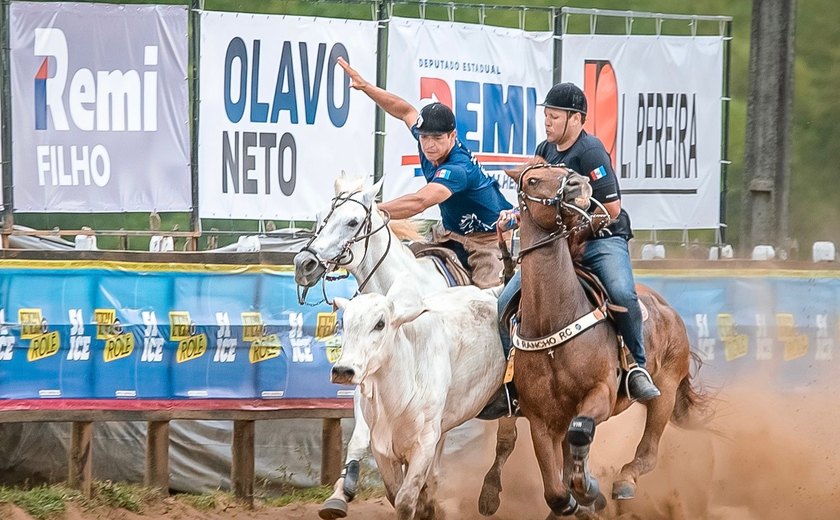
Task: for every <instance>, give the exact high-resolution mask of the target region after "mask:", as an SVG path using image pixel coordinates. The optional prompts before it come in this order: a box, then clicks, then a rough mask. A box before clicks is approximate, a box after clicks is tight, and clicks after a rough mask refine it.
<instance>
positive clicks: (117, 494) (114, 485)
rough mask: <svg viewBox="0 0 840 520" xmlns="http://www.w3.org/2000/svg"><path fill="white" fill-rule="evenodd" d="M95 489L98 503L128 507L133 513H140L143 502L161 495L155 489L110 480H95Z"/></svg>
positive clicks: (107, 505)
mask: <svg viewBox="0 0 840 520" xmlns="http://www.w3.org/2000/svg"><path fill="white" fill-rule="evenodd" d="M93 490H94V500H95V503H96V504H97V505H104V506H106V507H113V508H120V509H127V510H128V511H131V512H132V513H139V512H140V510H141V509H143V504H145V503H147V502H149V501H151V500H153V499H156V498H158V497H159V496H160V495H159V493H158V491H157V490H155V489H151V488H146V487H142V486H137V485H134V484H126V483H124V482H111V481H110V480H106V481H103V482H94V486H93Z"/></svg>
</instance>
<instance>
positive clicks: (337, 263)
mask: <svg viewBox="0 0 840 520" xmlns="http://www.w3.org/2000/svg"><path fill="white" fill-rule="evenodd" d="M360 191H361V190H356V191H353V192H348V193H346V194H343V193H340V194H338V195H336V196H335V197H334V198H333V199H332V205H331V206H330V211H329V213H327V216H325V217H324V219H323V221H321V222H320V223H319V225H318V226H317V227H316V229H315V233H314V234H313V235H312V237H311V238H310V239H309V241H308V242H307V243H306V245H305V246H303V248H301V250H300V252H303V251H308V252H309V253H311V254H312V256H314V257H315V258H316V259H317V260H318V262H320V263H321V265H322V266H323V267H324V269H325V270H324V274H323V275H322V276H321V280H322V281H323V282H326V281H333V280H341V279H343V278H347V277H348V276H349V273H348V274H344V275H336V276H330V272H332V271H334V270H336V269H338V268H339V267H344V266H345V265H350V264H351V263H353V260H354V256H353V251H352V250H351V248H352V247H353V244H355V243H356V242H360V241H361V240H364V241H365V254H364V255H363V256H362V260H364V259H365V257H366V256H367V252H368V243H369V242H370V237H372V236H373V235H375V234H376V233H378V232H379V231H381V230H382V229H383V228H385V227H386V226H387V225H388V222H390V221H391V216H390V215H389V214H388V212H387V211H382V213H384V215H385V217H384V219H383V223H382V225H381V226H379V227H378V228H376V229H372V228H373V219H372V218H371V213H372V212H371V208H369V207H368V206H365V205H364V204H363V203H362V202H360V201H358V200H356V199H354V198H353V195H356V194H357V193H360ZM348 201H350V202H355V203H356V204H358V205H360V206H361V207H362V208H363V209H364V210H365V218H364V220H363V221H362V223H361V224H360V225H359V226H358V227H357V229H356V232H355V234H354V235H353V236H352V237H350V239H348V240H347V241H346V242H345V243H344V246H343V247H342V248H341V251H340V252H339V253H338V254H337V255H335V256H334V257H333V258H331V259H329V260H323V259H321V256H320V255H319V254H318V253H316V252H315V251H313V250H312V249H311V247H310V246H311V245H312V242H314V241H315V239H316V238H318V234H319V233H320V232H321V230H323V229H324V226H326V225H327V221H328V220H329V219H330V217H331V216H332V214H333V213H334V212H335V210H336V209H338V208H339V207H341V206H343V205H344V204H345V203H346V202H348ZM390 249H391V233H388V245H387V246H386V247H385V252H384V253H383V254H382V257H381V258H380V259H379V260H378V261H377V262H376V265H374V266H373V269H372V270H371V272H370V275H368V277H367V279H365V280H364V281H363V282H362V283H361V284H359V287H358V289H356V294H355V295H354V296H356V295H358V294H360V293H361V292H362V289H364V288H365V286H366V285H367V283H368V282H369V281H370V279H371V278H372V277H373V274H374V273H375V272H376V270H377V269H379V266H380V265H382V262H383V261H384V260H385V257H386V256H387V255H388V251H389V250H390ZM345 257H346V258H345ZM325 285H326V284H325V283H322V284H321V290H322V294H323V297H324V299H323V300H322V301H319V302H317V303H307V302H306V294H307V293H308V292H309V289H310V287H304V288H303V290H302V291H301V288H300V286H298V288H297V293H298V303H299V304H300V305H309V306H315V305H320V304H321V303H327V304H329V305H332V301H330V299H329V297H328V296H327V288H326V286H325Z"/></svg>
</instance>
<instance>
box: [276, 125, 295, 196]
mask: <svg viewBox="0 0 840 520" xmlns="http://www.w3.org/2000/svg"><path fill="white" fill-rule="evenodd" d="M286 150H288V151H289V161H288V169H287V168H286ZM287 171H288V177H287V176H286V173H287ZM277 179H278V182H279V183H280V191H282V192H283V195H285V196H287V197H290V196H291V195H292V193H294V191H295V184H296V183H297V144H296V143H295V137H294V136H293V135H292V134H290V133H288V132H286V133H284V134H283V136H282V137H281V138H280V146H278V147H277Z"/></svg>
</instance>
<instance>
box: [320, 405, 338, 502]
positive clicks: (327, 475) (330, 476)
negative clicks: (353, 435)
mask: <svg viewBox="0 0 840 520" xmlns="http://www.w3.org/2000/svg"><path fill="white" fill-rule="evenodd" d="M339 475H341V419H324V426H323V429H322V430H321V485H322V486H329V485H332V484H333V483H334V482H335V481H336V480H338V477H339Z"/></svg>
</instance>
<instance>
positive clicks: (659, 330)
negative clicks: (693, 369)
mask: <svg viewBox="0 0 840 520" xmlns="http://www.w3.org/2000/svg"><path fill="white" fill-rule="evenodd" d="M591 194H592V188H591V187H590V186H589V179H587V178H586V177H583V176H581V175H578V174H577V173H574V172H572V171H571V170H568V169H566V168H564V167H549V166H548V165H538V166H536V167H530V168H528V169H526V170H525V171H524V172H523V173H522V175H521V176H520V178H519V207H520V213H521V228H520V233H521V245H522V251H521V253H520V259H521V270H522V298H521V303H520V323H519V330H518V333H517V336H518V337H519V341H520V345H521V346H522V347H525V349H521V348H517V352H516V355H515V375H514V383H515V385H516V388H517V390H518V392H519V404H520V406H521V409H522V414H523V415H524V416H525V417H527V418H528V420H529V421H530V425H531V436H532V437H533V442H534V450H535V452H536V455H537V459H538V461H539V466H540V472H541V473H542V478H543V485H544V488H545V500H546V502H547V503H548V506H549V507H550V508H551V511H552V513H553V514H552V515H549V518H554V516H553V515H571V514H574V513H576V512H577V511H578V508H579V506H584V507H586V508H589V510H591V509H594V510H596V511H597V510H599V509H601V508H603V507H605V506H606V499H605V498H604V496H603V494H602V493H601V492H600V490H599V487H598V482H597V480H596V479H595V478H594V477H592V476H591V475H590V473H589V470H588V458H589V446H590V444H591V442H592V440H593V438H594V434H595V425H597V424H598V423H601V422H603V421H605V420H607V419H608V418H609V417H611V416H613V415H616V414H619V413H621V412H623V411H624V410H626V409H627V408H628V407H629V406H630V405H631V404H632V402H631V401H630V400H629V399H628V397H627V396H626V395H625V394H624V393H622V392H620V391H619V389H620V384H619V382H620V374H621V368H620V364H619V357H618V352H619V350H618V340H617V337H616V332H615V330H614V328H613V326H612V325H611V324H610V323H609V321H603V320H601V321H597V322H596V323H594V325H591V324H587V323H585V322H584V323H583V326H582V327H580V328H582V329H583V331H582V332H581V333H580V334H577V335H574V334H573V335H572V337H571V339H568V340H567V341H566V340H565V339H558V338H561V336H567V337H568V334H567V333H568V332H569V330H570V329H575V328H578V327H577V324H580V323H581V322H579V321H578V320H579V319H580V318H581V317H584V316H586V315H588V314H589V313H591V312H592V311H593V310H594V309H595V307H594V306H593V305H592V304H591V303H590V301H589V299H588V298H587V296H586V294H585V293H584V290H583V289H582V287H581V285H580V283H579V282H578V279H577V276H576V275H575V269H574V263H573V255H572V252H571V250H570V244H569V239H570V238H571V241H572V245H573V246H574V237H575V235H576V234H577V233H578V232H579V231H581V230H583V229H585V228H587V227H590V226H595V222H594V221H593V219H591V218H590V217H589V216H587V215H586V213H585V212H583V211H582V210H581V209H580V208H588V207H589V205H590V197H591ZM637 292H638V295H639V299H640V301H641V302H642V303H643V304H644V306H645V307H646V308H647V310H648V312H649V319H648V320H647V321H646V322H645V330H644V334H645V344H646V345H647V357H648V365H647V367H648V369H649V371H650V373H651V375H652V377H653V380H654V382H655V383H656V385H657V386H658V387H659V389H660V390H661V392H662V395H661V396H660V397H658V398H655V399H653V400H651V401H649V402H648V403H647V418H646V422H645V430H644V435H643V436H642V439H641V441H640V442H639V445H638V447H637V448H636V455H635V458H634V459H633V460H632V461H631V462H630V463H628V464H626V465H625V466H624V467H623V468H622V469H621V472H620V474H619V475H618V477H617V478H616V480H615V483H614V484H613V498H617V499H627V498H633V496H635V490H636V479H637V478H638V477H639V476H640V475H642V474H644V473H647V472H649V471H651V470H652V469H653V468H654V467H655V465H656V458H657V450H658V447H659V440H660V437H661V436H662V432H663V430H664V428H665V425H666V424H667V423H668V421H669V420H671V421H673V422H674V423H675V424H677V425H678V426H683V427H692V426H700V425H703V424H705V423H706V421H707V419H708V418H709V414H708V410H709V407H708V404H709V399H710V398H709V397H708V396H707V395H704V394H702V393H701V392H698V391H697V390H695V389H694V388H693V386H692V377H691V375H690V374H689V365H690V361H691V359H692V356H693V354H692V353H691V351H690V346H689V341H688V337H687V335H686V329H685V324H684V323H683V321H682V319H681V318H680V317H679V315H678V314H677V312H676V311H675V310H674V309H673V308H672V307H670V306H669V305H668V304H667V303H666V302H665V300H664V299H663V298H662V297H661V296H659V295H658V294H656V293H655V292H654V291H652V290H651V289H649V288H646V287H644V286H637ZM594 316H596V319H597V318H599V317H600V314H599V313H595V314H594ZM570 325H572V326H571V327H570ZM555 333H559V335H555ZM549 337H553V338H554V340H552V339H549ZM522 340H524V343H521V341H522Z"/></svg>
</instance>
